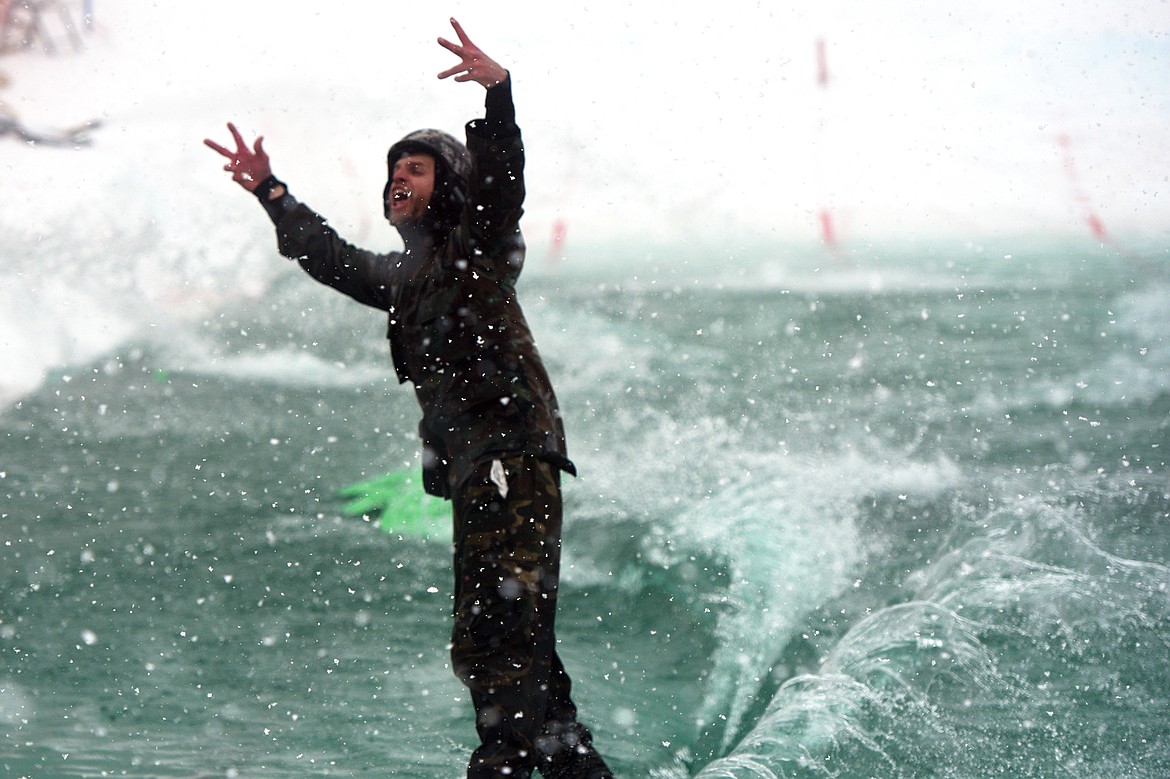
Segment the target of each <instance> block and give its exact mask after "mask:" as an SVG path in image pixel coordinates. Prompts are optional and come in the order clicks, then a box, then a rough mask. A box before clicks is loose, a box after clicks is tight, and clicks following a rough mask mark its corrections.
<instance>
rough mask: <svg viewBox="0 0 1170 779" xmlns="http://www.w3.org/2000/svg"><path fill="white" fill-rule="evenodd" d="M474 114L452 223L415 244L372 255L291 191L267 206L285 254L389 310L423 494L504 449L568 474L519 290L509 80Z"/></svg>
mask: <svg viewBox="0 0 1170 779" xmlns="http://www.w3.org/2000/svg"><path fill="white" fill-rule="evenodd" d="M486 104H487V110H486V116H485V118H484V119H480V120H474V121H472V122H469V123H468V124H467V127H466V137H467V147H468V150H469V152H470V154H471V158H472V160H473V172H472V175H471V180H470V181H469V182H468V184H469V186H468V197H467V200H466V202H465V204H464V207H463V210H462V214H461V216H460V218H459V223H458V224H457V225H456V226H455V227H454V228H452V229H451V230H450V231H449V232H448V233H447V234H446V235H439V236H436V237H434V238H433V239H432V240H430V241H427V242H425V243H424V244H423V245H422V246H421V247H419V246H413V247H410V248H409V249H408V250H407V251H406V252H391V253H389V254H376V253H373V252H369V251H366V250H364V249H360V248H358V247H356V246H353V245H352V244H350V243H348V242H346V241H344V240H343V239H341V238H340V237H339V236H338V235H337V233H336V232H335V231H334V230H333V229H332V228H331V227H330V226H329V225H328V224H327V223H326V221H325V220H324V219H323V218H322V217H321V216H320V215H319V214H317V213H315V212H314V211H312V210H311V209H309V208H308V207H306V206H305V205H303V204H300V203H297V202H296V201H295V200H292V199H291V197H289V196H286V198H285V199H284V202H283V204H282V205H281V206H280V207H279V208H278V209H275V210H274V209H272V208H270V209H269V212H270V214H271V215H272V216H273V219H274V221H275V222H276V228H277V238H278V242H279V248H280V252H281V253H282V254H283V255H285V256H286V257H289V258H291V259H295V260H297V261H298V262H299V263H300V265H301V267H303V268H304V269H305V270H306V271H307V272H308V273H309V274H310V275H311V276H313V278H315V279H317V280H318V281H320V282H321V283H323V284H327V285H329V286H331V287H333V288H334V289H336V290H338V291H340V292H343V293H345V294H346V295H349V296H350V297H352V298H353V299H354V300H357V301H358V302H360V303H365V304H366V305H369V306H373V307H375V308H378V309H381V310H383V311H386V312H387V313H388V315H389V325H388V329H387V338H389V340H390V347H391V353H392V355H393V360H394V367H395V370H396V371H397V374H398V379H399V381H400V382H403V383H405V382H407V381H409V382H411V383H412V384H413V385H414V388H415V394H416V396H417V398H418V402H419V405H420V407H421V408H422V414H423V418H422V421H421V422H420V424H419V433H420V435H421V437H422V442H423V476H424V484H425V486H426V489H427V491H428V492H430V493H431V494H433V495H439V496H441V497H448V498H449V497H450V496H451V494H452V492H453V491H454V490H455V489H456V488H457V487H458V486H459V485H460V484H462V483H463V482H464V481H465V480H466V479H467V477H468V476H469V475H470V474H471V472H472V470H474V468H475V466H476V465H477V464H479V463H481V462H484V461H485V460H488V459H494V458H497V457H500V456H502V455H504V454H533V455H536V456H538V457H541V458H542V459H545V460H548V461H549V462H551V463H553V464H555V465H557V466H558V467H560V468H561V469H563V470H565V471H567V472H569V473H575V469H574V466H573V464H572V462H570V461H569V459H568V456H567V450H566V446H565V433H564V426H563V424H562V422H561V415H560V411H559V409H558V407H557V401H556V396H555V395H554V393H553V389H552V385H551V383H550V381H549V377H548V373H547V372H546V370H545V368H544V364H543V363H542V362H541V359H540V355H539V354H538V352H537V350H536V344H535V342H534V341H533V338H532V333H531V331H530V330H529V327H528V323H527V322H526V321H525V318H524V313H523V312H522V311H521V308H520V304H519V302H518V301H517V299H516V280H517V278H518V277H519V275H520V271H521V268H522V267H523V263H524V251H525V247H524V240H523V237H522V236H521V233H520V227H519V222H520V216H521V214H522V213H523V208H522V205H523V202H524V178H523V168H524V147H523V144H522V142H521V138H520V129H519V128H518V127H517V126H516V124H515V121H514V118H513V117H514V111H513V109H512V99H511V85H510V82H504V84H502V85H500V86H498V87H493V88H492V89H490V90H488V98H487V100H486Z"/></svg>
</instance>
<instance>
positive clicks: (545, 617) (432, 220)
mask: <svg viewBox="0 0 1170 779" xmlns="http://www.w3.org/2000/svg"><path fill="white" fill-rule="evenodd" d="M451 24H452V26H453V27H454V29H455V32H456V33H457V35H458V37H459V44H454V43H451V42H450V41H447V40H445V39H443V38H440V39H439V44H440V45H442V46H443V47H444V48H446V49H448V50H449V51H451V52H452V53H454V54H455V55H456V56H458V57H459V58H460V62H459V64H458V65H456V66H454V67H452V68H450V69H448V70H445V71H443V72H442V73H440V74H439V78H441V79H445V78H448V77H450V76H455V80H456V81H459V82H465V81H474V82H475V83H477V84H480V85H481V86H483V87H484V88H485V89H486V91H487V92H486V98H485V115H484V118H483V119H477V120H474V121H472V122H469V123H468V125H467V127H466V135H467V145H466V146H464V144H462V143H460V142H459V141H457V140H456V139H455V138H453V137H451V136H450V135H447V134H446V133H443V132H440V131H437V130H420V131H417V132H413V133H410V134H409V135H407V136H406V137H405V138H403V139H402V140H401V141H399V142H398V143H396V144H394V145H393V146H392V147H391V148H390V152H389V154H388V157H387V164H388V167H389V180H388V181H387V183H386V188H385V190H384V192H383V209H384V213H385V216H386V218H387V219H388V220H389V221H390V224H392V225H393V226H394V227H395V228H396V229H397V230H398V232H399V234H400V235H401V237H402V240H403V243H404V247H405V248H404V251H402V252H392V253H390V254H386V255H377V254H374V253H372V252H368V251H365V250H363V249H359V248H357V247H355V246H353V245H351V244H349V243H346V242H345V241H343V240H342V239H341V238H339V237H338V236H337V234H336V233H335V232H334V231H333V230H332V228H330V227H329V226H328V225H327V224H326V223H325V220H324V219H323V218H322V217H321V216H319V215H318V214H316V213H314V212H313V211H311V210H310V209H309V208H307V207H306V206H304V205H303V204H300V203H298V202H297V201H296V200H295V199H294V198H293V196H292V195H291V194H289V192H288V189H287V187H286V186H285V185H284V184H283V183H282V182H281V181H279V180H278V179H276V178H275V177H273V175H272V170H271V167H270V165H269V161H268V156H267V154H266V153H265V152H264V149H263V146H262V140H263V138H262V137H261V138H257V139H256V141H255V143H254V144H253V147H252V148H251V149H249V148H248V146H247V144H246V143H245V142H244V140H243V138H242V137H241V136H240V134H239V132H238V131H237V130H236V128H235V127H234V126H233V125H231V124H229V125H228V128H229V130H230V131H231V134H232V137H233V139H234V140H235V143H236V149H235V151H230V150H228V149H226V148H224V147H223V146H220V145H219V144H217V143H215V142H214V141H211V140H207V141H206V143H207V145H208V146H210V147H211V148H212V149H214V150H216V151H217V152H219V153H220V154H222V155H223V156H224V157H226V158H227V159H228V160H229V162H228V164H227V165H225V166H224V169H225V170H227V171H229V172H231V173H232V178H233V180H235V181H236V182H238V183H239V184H240V185H241V186H243V187H244V189H247V190H249V191H250V192H252V193H253V194H255V195H256V196H257V197H258V198H259V199H260V202H261V203H262V204H263V206H264V208H265V209H266V210H267V211H268V214H269V216H271V217H272V220H273V222H274V223H275V225H276V232H277V238H278V244H279V248H280V251H281V253H282V254H284V255H285V256H286V257H289V258H292V259H296V260H297V261H298V262H299V263H300V264H301V266H302V267H303V268H304V269H305V270H306V271H307V272H308V273H309V274H310V275H312V276H313V277H314V278H316V279H317V280H318V281H320V282H322V283H324V284H328V285H330V286H332V287H333V288H335V289H337V290H339V291H341V292H344V293H345V294H347V295H349V296H350V297H353V298H354V299H355V300H357V301H359V302H361V303H365V304H367V305H370V306H374V307H376V308H379V309H381V310H383V311H387V312H388V313H389V320H390V321H389V329H388V334H387V336H388V338H389V340H390V347H391V352H392V355H393V360H394V367H395V369H396V371H397V373H398V377H399V380H400V381H401V382H406V381H410V382H411V383H413V385H414V388H415V393H416V396H417V398H418V401H419V404H420V406H421V407H422V412H423V418H422V422H421V423H420V425H419V432H420V435H421V437H422V445H423V477H424V479H423V480H424V484H425V486H426V489H427V491H428V492H430V493H432V494H435V495H439V496H442V497H445V498H449V499H450V500H451V501H452V504H453V510H454V523H455V527H454V531H455V532H454V538H455V544H454V547H455V549H454V551H455V624H454V629H453V634H452V649H451V657H452V663H453V668H454V670H455V673H456V674H457V675H458V676H459V678H460V679H461V680H462V681H463V683H464V684H466V685H467V687H468V688H469V689H470V691H471V699H472V703H473V704H474V706H475V710H476V728H477V730H478V732H479V735H480V738H481V740H482V744H481V746H480V747H479V748H478V749H476V751H475V753H474V754H473V755H472V758H471V761H470V764H469V766H468V769H467V776H468V777H475V778H476V779H479V778H480V777H512V778H513V779H514V778H515V777H521V778H523V777H529V776H531V775H532V771H533V770H534V769H537V770H539V771H540V773H541V774H542V775H543V776H544V777H546V778H549V779H551V778H553V777H556V778H558V779H560V778H564V779H609V778H610V777H612V774H611V773H610V771H609V769H608V768H607V767H606V765H605V762H604V761H603V760H602V758H601V757H600V756H599V755H598V754H597V752H596V751H595V750H594V748H593V743H592V736H591V734H590V733H589V731H588V730H587V729H586V728H585V727H584V726H583V725H581V724H580V723H579V722H577V710H576V707H575V706H574V704H573V701H572V698H571V697H570V683H569V677H568V675H567V674H566V673H565V670H564V667H563V666H562V665H561V661H560V659H559V657H558V656H557V652H556V639H555V637H554V617H555V611H556V598H557V580H558V576H559V567H560V539H561V496H560V472H561V471H567V472H569V473H574V472H575V471H574V467H573V464H572V462H570V461H569V459H568V457H567V454H566V448H565V436H564V429H563V426H562V423H561V417H560V412H559V411H558V408H557V402H556V397H555V395H554V394H553V390H552V386H551V384H550V382H549V378H548V374H547V373H546V372H545V369H544V366H543V364H542V363H541V360H540V356H539V354H538V353H537V351H536V346H535V344H534V342H533V339H532V334H531V332H530V331H529V328H528V325H527V323H526V322H525V319H524V315H523V313H522V312H521V309H520V306H519V304H518V303H517V300H516V291H515V283H516V279H517V277H518V276H519V274H520V270H521V266H522V264H523V261H524V242H523V239H522V237H521V234H520V228H519V220H520V216H521V214H522V213H523V209H522V204H523V201H524V179H523V168H524V149H523V145H522V143H521V140H520V130H519V128H517V126H516V123H515V109H514V107H513V104H512V96H511V78H510V75H509V73H508V71H507V70H505V69H504V68H503V67H502V66H500V65H499V64H498V63H496V62H495V61H494V60H492V59H491V58H490V57H488V56H487V55H485V54H484V53H483V51H482V50H480V49H479V48H478V47H477V46H476V45H475V44H473V43H472V42H471V41H470V40H469V39H468V37H467V35H466V34H465V33H464V31H463V29H462V28H461V27H460V25H459V23H458V22H456V21H455V20H454V19H452V20H451Z"/></svg>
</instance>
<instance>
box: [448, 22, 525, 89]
mask: <svg viewBox="0 0 1170 779" xmlns="http://www.w3.org/2000/svg"><path fill="white" fill-rule="evenodd" d="M451 26H452V27H454V28H455V34H456V35H458V36H459V43H458V44H456V43H451V41H449V40H447V39H446V38H439V45H440V46H442V47H443V48H444V49H446V50H447V51H449V52H451V53H452V54H455V55H456V56H457V57H459V58H460V59H461V60H462V62H460V63H459V64H458V65H456V66H455V67H453V68H448V69H447V70H444V71H443V72H442V73H440V74H439V78H448V77H449V76H455V80H456V81H474V82H475V83H477V84H480V85H482V86H483V87H484V88H487V89H490V88H491V87H494V86H495V85H496V84H499V83H500V82H502V81H504V79H506V78H508V71H507V70H506V69H505V68H504V67H503V66H502V65H500V63H498V62H496V61H495V60H493V59H492V58H491V57H489V56H488V55H486V54H484V53H483V50H482V49H480V48H479V47H478V46H476V45H475V44H474V43H472V42H471V39H470V38H468V37H467V33H465V32H463V28H462V27H461V26H460V25H459V22H457V21H455V20H454V19H452V20H451ZM456 74H458V75H456Z"/></svg>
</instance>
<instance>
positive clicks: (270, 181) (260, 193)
mask: <svg viewBox="0 0 1170 779" xmlns="http://www.w3.org/2000/svg"><path fill="white" fill-rule="evenodd" d="M277 187H284V182H283V181H281V180H280V179H278V178H277V177H276V176H269V177H268V178H266V179H264V180H263V181H261V182H260V183H259V184H257V185H256V188H255V189H253V190H252V194H253V195H255V196H256V197H257V198H258V199H259V200H260V202H261V203H267V202H268V196H269V195H270V194H272V190H274V189H276V188H277ZM284 188H285V191H288V187H284Z"/></svg>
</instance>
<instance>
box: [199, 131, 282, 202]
mask: <svg viewBox="0 0 1170 779" xmlns="http://www.w3.org/2000/svg"><path fill="white" fill-rule="evenodd" d="M228 130H230V131H231V134H232V138H233V139H234V140H235V142H236V150H235V151H229V150H228V149H227V148H225V147H223V146H220V145H219V144H218V143H216V142H215V141H213V140H211V139H210V138H204V139H203V143H205V144H206V145H207V146H209V147H211V148H212V149H215V150H216V151H217V152H219V153H220V154H222V155H223V156H224V157H227V158H228V164H227V165H224V166H223V169H224V170H226V171H227V172H228V173H231V174H232V181H235V182H236V183H238V184H239V185H240V186H241V187H243V188H244V189H246V190H248V191H249V192H254V191H256V187H258V186H259V185H260V182H261V181H263V180H264V179H266V178H268V177H269V176H271V175H272V166H271V165H270V164H269V162H268V154H267V153H266V152H265V151H264V145H263V142H264V136H263V135H261V136H260V137H258V138H257V139H256V142H255V143H254V144H253V145H252V148H251V149H249V148H248V144H246V143H245V142H244V138H243V136H242V135H240V131H239V130H237V129H236V126H235V125H234V124H232V123H231V122H228Z"/></svg>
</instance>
